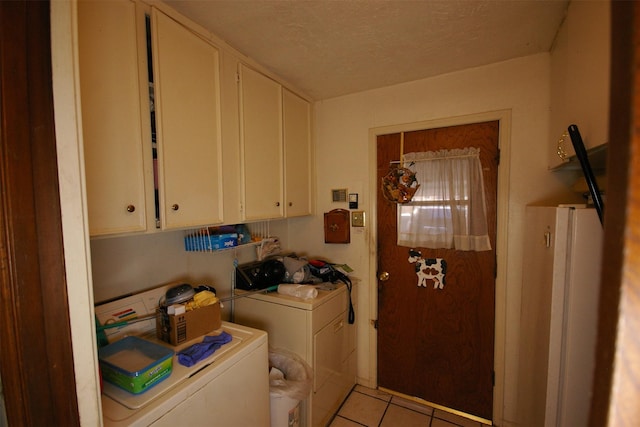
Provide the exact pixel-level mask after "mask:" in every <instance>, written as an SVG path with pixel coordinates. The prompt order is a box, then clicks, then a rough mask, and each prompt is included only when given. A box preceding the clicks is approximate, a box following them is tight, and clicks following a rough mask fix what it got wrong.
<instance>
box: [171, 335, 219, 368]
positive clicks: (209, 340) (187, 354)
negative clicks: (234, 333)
mask: <svg viewBox="0 0 640 427" xmlns="http://www.w3.org/2000/svg"><path fill="white" fill-rule="evenodd" d="M230 341H231V335H229V334H228V333H226V332H224V331H223V332H222V333H221V334H220V335H215V336H209V335H207V336H206V337H204V340H202V342H201V343H197V344H193V345H192V346H190V347H187V348H185V349H184V350H182V351H181V352H180V353H178V362H180V364H181V365H183V366H186V367H190V366H193V365H195V364H196V363H198V362H199V361H201V360H203V359H206V358H207V357H209V356H211V355H212V354H213V353H214V352H215V351H216V350H217V349H219V348H220V347H222V346H223V345H224V344H226V343H228V342H230Z"/></svg>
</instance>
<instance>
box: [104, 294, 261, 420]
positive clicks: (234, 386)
mask: <svg viewBox="0 0 640 427" xmlns="http://www.w3.org/2000/svg"><path fill="white" fill-rule="evenodd" d="M170 286H173V284H172V285H167V286H163V287H158V288H155V289H152V290H150V291H146V292H143V293H139V294H136V295H132V296H127V297H125V298H121V299H118V300H115V301H111V302H109V303H107V304H103V305H99V306H97V307H96V316H97V317H98V319H99V320H100V321H101V323H103V324H104V322H105V321H106V320H108V319H111V318H117V317H118V316H120V315H122V313H134V312H135V313H136V314H137V315H138V316H139V317H142V318H144V317H145V315H147V314H149V313H154V312H155V309H156V308H157V306H158V301H159V299H160V297H161V296H162V295H164V294H165V292H166V290H167V289H168V288H169V287H170ZM155 328H156V325H155V319H154V318H152V319H150V320H146V321H141V322H137V323H133V324H132V325H129V326H126V327H122V328H114V329H109V330H108V335H109V336H108V338H109V342H115V340H117V339H118V338H120V337H124V336H127V335H135V336H139V337H142V338H145V339H146V340H148V341H151V342H154V343H156V344H159V345H163V346H166V347H169V348H171V349H172V350H174V351H175V355H174V356H173V357H174V360H173V369H172V372H171V375H170V376H169V377H168V378H166V379H164V380H162V381H161V382H159V383H158V384H156V385H154V386H153V387H152V388H150V389H148V390H146V391H144V392H143V393H140V394H133V393H129V392H128V391H125V390H123V389H121V388H118V387H117V386H115V385H112V384H109V383H108V382H104V384H103V390H102V415H103V424H104V426H107V427H116V426H118V427H119V426H128V427H134V426H139V427H142V426H145V427H146V426H171V427H175V426H183V425H193V426H204V425H219V426H225V427H246V426H262V427H268V426H269V425H270V421H269V420H270V416H269V414H270V399H269V377H268V370H269V360H268V345H267V333H266V332H264V331H261V330H258V329H254V328H251V327H247V326H242V325H237V324H234V323H229V322H222V326H221V328H220V329H219V330H216V331H212V332H211V333H209V334H207V335H215V334H219V333H221V332H222V331H225V332H227V333H228V334H229V335H231V341H230V342H228V343H227V344H224V345H223V346H221V347H220V348H219V349H218V350H216V351H215V353H213V354H212V355H210V356H209V357H207V358H206V359H204V360H201V361H200V362H198V363H196V364H195V365H193V366H191V367H186V366H183V365H181V364H180V363H179V362H178V360H177V359H178V358H177V354H178V353H179V352H180V351H181V350H183V349H184V348H187V347H189V346H190V345H192V344H196V343H199V342H201V341H202V339H203V337H198V338H195V339H193V340H190V341H187V342H184V343H182V344H180V345H177V346H172V345H170V344H168V343H166V342H162V341H159V340H158V339H157V338H156V333H155Z"/></svg>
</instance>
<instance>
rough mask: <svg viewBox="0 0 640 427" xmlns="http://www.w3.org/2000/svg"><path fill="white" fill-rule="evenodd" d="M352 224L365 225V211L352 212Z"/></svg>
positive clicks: (355, 225) (354, 225) (356, 225)
mask: <svg viewBox="0 0 640 427" xmlns="http://www.w3.org/2000/svg"><path fill="white" fill-rule="evenodd" d="M351 226H352V227H364V211H352V212H351Z"/></svg>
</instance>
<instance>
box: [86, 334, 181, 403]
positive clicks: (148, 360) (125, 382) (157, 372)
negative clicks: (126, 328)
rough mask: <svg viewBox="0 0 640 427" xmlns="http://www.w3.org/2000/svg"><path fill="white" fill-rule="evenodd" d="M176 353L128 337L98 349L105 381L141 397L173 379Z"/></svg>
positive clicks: (163, 347) (139, 339)
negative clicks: (157, 385)
mask: <svg viewBox="0 0 640 427" xmlns="http://www.w3.org/2000/svg"><path fill="white" fill-rule="evenodd" d="M173 355H174V351H173V350H172V349H170V348H167V347H165V346H162V345H160V344H156V343H152V342H150V341H147V340H145V339H142V338H139V337H136V336H128V337H126V338H123V339H121V340H119V341H116V342H114V343H111V344H109V345H107V346H104V347H101V348H100V349H98V361H99V364H100V372H101V374H102V378H103V379H104V380H105V381H107V382H109V383H111V384H113V385H116V386H118V387H120V388H122V389H124V390H126V391H128V392H130V393H133V394H139V393H143V392H145V391H147V390H149V389H150V388H151V387H153V386H154V385H156V384H158V383H159V382H161V381H163V380H164V379H166V378H168V377H169V375H171V371H172V369H173Z"/></svg>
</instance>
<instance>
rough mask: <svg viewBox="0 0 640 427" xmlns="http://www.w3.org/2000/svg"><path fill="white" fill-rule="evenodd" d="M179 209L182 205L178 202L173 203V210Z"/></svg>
mask: <svg viewBox="0 0 640 427" xmlns="http://www.w3.org/2000/svg"><path fill="white" fill-rule="evenodd" d="M178 209H180V206H179V205H178V204H177V203H174V204H173V205H171V210H174V211H177V210H178Z"/></svg>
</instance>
